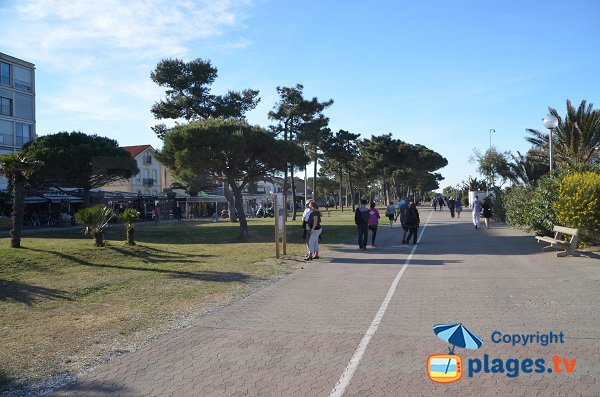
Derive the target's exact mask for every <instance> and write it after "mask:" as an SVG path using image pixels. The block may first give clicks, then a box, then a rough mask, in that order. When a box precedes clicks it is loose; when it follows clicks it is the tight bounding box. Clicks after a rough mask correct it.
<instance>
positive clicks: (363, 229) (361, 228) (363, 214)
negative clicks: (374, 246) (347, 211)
mask: <svg viewBox="0 0 600 397" xmlns="http://www.w3.org/2000/svg"><path fill="white" fill-rule="evenodd" d="M366 204H367V200H360V205H359V206H358V208H357V209H356V211H354V223H355V224H356V228H357V229H358V249H361V250H366V249H367V238H368V237H369V217H370V216H371V214H369V209H368V208H367V207H366V206H365V205H366Z"/></svg>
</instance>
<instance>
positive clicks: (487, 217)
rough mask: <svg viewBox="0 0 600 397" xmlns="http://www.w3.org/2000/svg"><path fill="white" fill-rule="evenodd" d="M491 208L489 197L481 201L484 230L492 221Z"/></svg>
mask: <svg viewBox="0 0 600 397" xmlns="http://www.w3.org/2000/svg"><path fill="white" fill-rule="evenodd" d="M492 207H493V203H492V200H491V199H490V198H489V197H486V198H484V199H483V205H482V208H483V221H484V222H485V228H486V229H489V228H490V221H491V219H492Z"/></svg>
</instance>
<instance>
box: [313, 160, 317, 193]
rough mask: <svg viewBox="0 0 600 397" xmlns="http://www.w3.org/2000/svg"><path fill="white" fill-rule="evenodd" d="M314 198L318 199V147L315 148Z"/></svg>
mask: <svg viewBox="0 0 600 397" xmlns="http://www.w3.org/2000/svg"><path fill="white" fill-rule="evenodd" d="M313 199H315V200H316V199H317V149H315V169H314V170H313Z"/></svg>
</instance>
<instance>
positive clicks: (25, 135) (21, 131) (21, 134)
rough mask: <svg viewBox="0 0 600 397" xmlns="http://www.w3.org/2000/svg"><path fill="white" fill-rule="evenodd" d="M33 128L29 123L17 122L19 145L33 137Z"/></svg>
mask: <svg viewBox="0 0 600 397" xmlns="http://www.w3.org/2000/svg"><path fill="white" fill-rule="evenodd" d="M32 129H33V128H32V126H31V125H29V124H21V123H17V134H16V135H17V146H23V145H25V144H26V143H27V142H29V141H30V140H31V139H32V138H33V136H32Z"/></svg>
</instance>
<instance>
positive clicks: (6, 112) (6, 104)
mask: <svg viewBox="0 0 600 397" xmlns="http://www.w3.org/2000/svg"><path fill="white" fill-rule="evenodd" d="M0 114H1V115H3V116H12V99H10V98H4V97H0Z"/></svg>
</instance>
